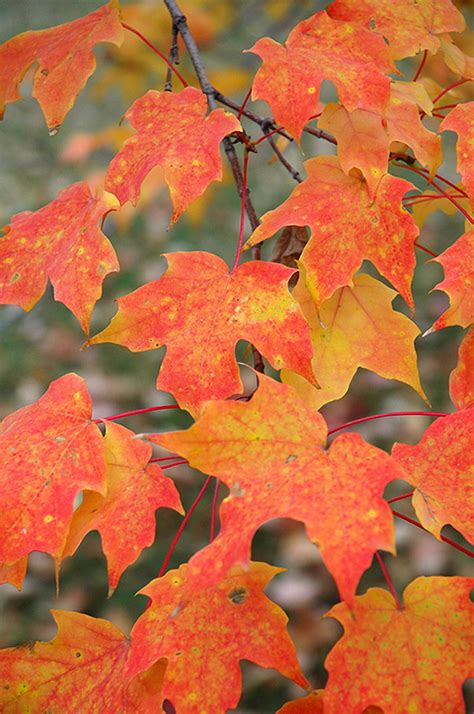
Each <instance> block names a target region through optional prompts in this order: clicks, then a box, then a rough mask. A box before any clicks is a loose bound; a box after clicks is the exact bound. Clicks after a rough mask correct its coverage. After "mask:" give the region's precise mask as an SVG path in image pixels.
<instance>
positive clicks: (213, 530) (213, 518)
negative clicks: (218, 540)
mask: <svg viewBox="0 0 474 714" xmlns="http://www.w3.org/2000/svg"><path fill="white" fill-rule="evenodd" d="M220 483H221V482H220V481H219V479H217V478H216V486H215V489H214V498H213V499H212V511H211V533H210V537H209V540H210V541H213V540H214V538H215V534H216V520H217V500H218V496H219V487H220Z"/></svg>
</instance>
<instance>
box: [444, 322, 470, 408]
mask: <svg viewBox="0 0 474 714" xmlns="http://www.w3.org/2000/svg"><path fill="white" fill-rule="evenodd" d="M458 357H459V358H458V363H457V366H456V368H455V369H453V371H452V372H451V374H450V376H449V393H450V395H451V399H452V401H453V403H454V404H455V405H456V408H457V409H469V407H474V328H473V327H471V329H470V330H469V332H468V333H467V334H466V335H465V337H464V339H463V341H462V342H461V344H460V346H459V356H458Z"/></svg>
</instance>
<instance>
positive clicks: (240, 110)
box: [237, 87, 252, 121]
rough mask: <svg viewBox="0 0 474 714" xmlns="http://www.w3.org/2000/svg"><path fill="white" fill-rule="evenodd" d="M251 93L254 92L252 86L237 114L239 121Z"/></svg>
mask: <svg viewBox="0 0 474 714" xmlns="http://www.w3.org/2000/svg"><path fill="white" fill-rule="evenodd" d="M251 94H252V87H250V89H249V91H248V92H247V94H246V95H245V99H244V101H243V102H242V105H241V107H240V109H239V113H238V114H237V119H238V120H239V121H240V118H241V116H242V114H243V111H244V109H245V105H246V104H247V102H248V100H249V99H250V95H251Z"/></svg>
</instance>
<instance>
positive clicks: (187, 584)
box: [126, 563, 308, 714]
mask: <svg viewBox="0 0 474 714" xmlns="http://www.w3.org/2000/svg"><path fill="white" fill-rule="evenodd" d="M279 572H281V569H280V568H274V567H272V566H271V565H268V564H267V563H252V564H251V565H250V568H249V569H248V570H247V571H245V572H244V571H243V570H242V569H240V568H234V569H233V570H232V572H230V573H229V574H228V575H227V576H226V577H225V578H223V579H222V580H221V581H220V582H219V583H216V584H212V583H211V584H208V585H206V584H204V583H203V584H202V586H201V587H196V585H195V583H194V582H193V581H192V580H191V579H189V577H188V566H187V565H182V566H181V567H180V568H179V569H178V570H171V571H169V572H168V573H166V575H165V576H164V577H162V578H158V579H156V580H153V581H152V582H151V583H149V584H148V585H147V586H146V587H144V588H143V589H142V590H140V593H142V594H143V595H148V596H149V597H150V598H151V600H152V603H151V606H150V607H149V608H148V609H147V610H146V611H145V612H144V614H143V615H142V616H141V617H140V618H139V620H138V621H137V622H136V624H135V626H134V628H133V630H132V635H131V639H132V651H131V654H130V658H129V666H128V671H127V673H126V676H131V675H136V674H137V673H140V672H143V671H144V670H146V669H148V667H150V665H153V664H154V663H155V662H156V661H157V660H158V659H159V658H161V657H166V658H167V660H168V666H167V669H166V674H165V677H164V681H163V696H164V697H165V698H167V699H169V700H170V701H171V702H172V704H173V706H174V707H175V709H176V711H177V712H186V714H199V713H200V712H202V711H203V710H204V711H209V712H225V711H227V710H228V709H232V708H233V707H235V706H236V705H237V703H238V701H239V698H240V692H241V686H242V684H241V672H240V660H242V659H248V660H250V661H252V662H255V663H256V664H258V665H259V666H260V667H272V668H274V669H276V670H278V671H279V672H280V673H281V674H283V675H284V676H285V677H288V678H289V679H292V680H293V681H294V682H296V683H297V684H299V685H300V686H301V687H306V686H308V683H307V681H306V679H305V677H304V676H303V673H302V672H301V669H300V666H299V664H298V660H297V658H296V653H295V649H294V646H293V643H292V642H291V640H290V638H289V636H288V633H287V631H286V623H287V621H288V618H287V617H286V615H285V613H284V612H283V610H281V609H280V608H279V607H278V605H276V604H275V603H273V602H272V601H271V600H269V599H268V598H267V597H266V595H265V594H264V592H263V589H264V588H265V586H266V585H267V583H268V582H269V580H271V579H272V578H273V577H274V576H275V575H276V574H277V573H279Z"/></svg>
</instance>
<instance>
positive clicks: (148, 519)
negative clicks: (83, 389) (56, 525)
mask: <svg viewBox="0 0 474 714" xmlns="http://www.w3.org/2000/svg"><path fill="white" fill-rule="evenodd" d="M104 453H105V461H106V463H107V493H106V495H105V496H103V495H102V494H100V493H95V492H94V491H85V492H84V496H83V500H82V503H81V505H80V506H79V508H78V509H77V510H76V511H75V512H74V516H73V518H72V521H71V525H70V528H69V533H68V538H67V542H66V546H65V548H64V553H63V557H66V556H68V555H72V554H73V553H74V552H75V551H76V549H77V548H78V546H79V544H80V543H81V541H82V539H83V538H84V537H85V536H86V535H87V533H89V532H90V531H93V530H97V531H99V533H100V535H101V539H102V547H103V549H104V553H105V555H106V557H107V566H108V573H109V595H111V594H112V592H113V591H114V590H115V588H116V587H117V583H118V581H119V579H120V576H121V575H122V573H123V571H124V570H125V569H126V568H127V567H128V566H129V565H130V564H131V563H133V562H134V561H135V560H136V559H137V558H138V556H139V555H140V553H141V551H142V550H143V548H146V547H147V546H150V545H151V544H152V543H153V542H154V540H155V511H156V510H157V509H158V508H164V507H166V508H173V509H174V510H176V511H179V512H180V513H182V512H183V509H182V507H181V502H180V498H179V494H178V492H177V490H176V487H175V485H174V483H173V481H172V480H171V479H170V478H168V477H167V476H165V475H164V473H163V471H162V470H161V469H160V467H159V466H158V465H157V464H150V465H149V466H148V467H147V464H148V461H149V460H150V457H151V446H150V444H146V443H145V442H143V441H140V440H139V439H137V438H136V436H135V434H134V433H133V432H132V431H129V430H128V429H125V427H123V426H120V425H118V424H113V423H112V422H107V427H106V433H105V438H104ZM132 504H133V506H132Z"/></svg>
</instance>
